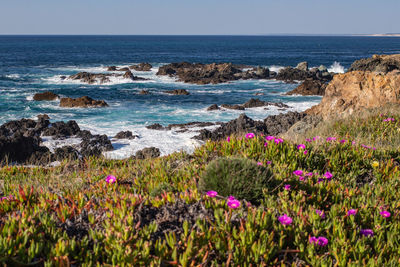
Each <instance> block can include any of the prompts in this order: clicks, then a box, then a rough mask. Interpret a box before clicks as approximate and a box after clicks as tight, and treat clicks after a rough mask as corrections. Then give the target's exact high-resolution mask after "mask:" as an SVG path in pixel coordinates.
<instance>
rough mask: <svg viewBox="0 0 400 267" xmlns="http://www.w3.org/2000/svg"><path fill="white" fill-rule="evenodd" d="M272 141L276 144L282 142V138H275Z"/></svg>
mask: <svg viewBox="0 0 400 267" xmlns="http://www.w3.org/2000/svg"><path fill="white" fill-rule="evenodd" d="M274 142H275V143H276V144H279V143H283V139H282V138H275V139H274Z"/></svg>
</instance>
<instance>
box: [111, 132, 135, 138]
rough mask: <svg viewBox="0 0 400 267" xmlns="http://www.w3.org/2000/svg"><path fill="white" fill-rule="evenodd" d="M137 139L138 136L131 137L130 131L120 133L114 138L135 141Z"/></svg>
mask: <svg viewBox="0 0 400 267" xmlns="http://www.w3.org/2000/svg"><path fill="white" fill-rule="evenodd" d="M138 137H139V136H138V135H133V134H132V132H131V131H121V132H119V133H117V134H116V135H115V136H114V138H115V139H135V138H138Z"/></svg>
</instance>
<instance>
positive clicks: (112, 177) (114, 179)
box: [106, 175, 117, 184]
mask: <svg viewBox="0 0 400 267" xmlns="http://www.w3.org/2000/svg"><path fill="white" fill-rule="evenodd" d="M116 181H117V178H115V176H113V175H108V176H107V178H106V183H108V184H113V183H115V182H116Z"/></svg>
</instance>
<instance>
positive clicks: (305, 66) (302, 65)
mask: <svg viewBox="0 0 400 267" xmlns="http://www.w3.org/2000/svg"><path fill="white" fill-rule="evenodd" d="M296 69H299V70H302V71H308V62H307V61H304V62H300V63H299V64H297V66H296Z"/></svg>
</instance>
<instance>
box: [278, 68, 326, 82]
mask: <svg viewBox="0 0 400 267" xmlns="http://www.w3.org/2000/svg"><path fill="white" fill-rule="evenodd" d="M298 67H300V68H292V67H286V68H284V69H281V70H280V71H279V72H278V74H277V75H276V77H275V79H277V80H280V81H284V82H288V83H293V82H294V81H305V80H319V81H323V82H328V81H330V80H332V77H333V75H334V74H333V73H330V72H328V71H327V70H326V69H324V70H323V71H321V70H320V69H317V68H313V69H311V70H306V68H305V66H303V65H300V66H298Z"/></svg>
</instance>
